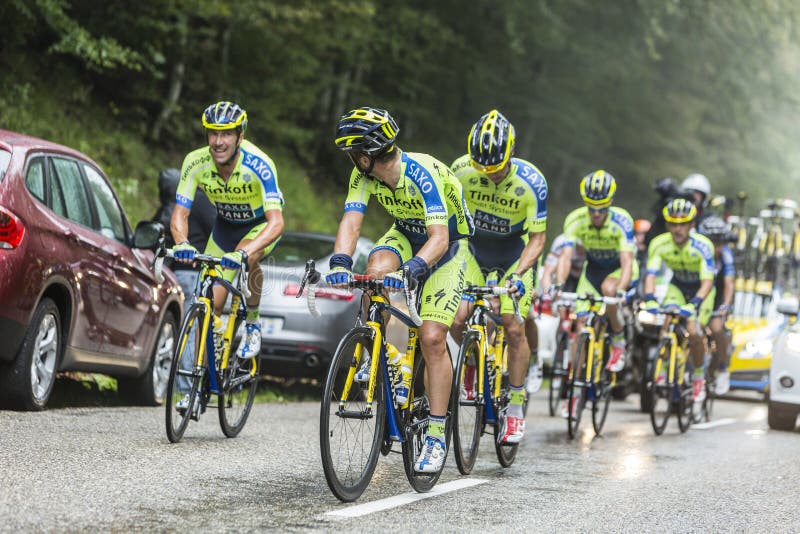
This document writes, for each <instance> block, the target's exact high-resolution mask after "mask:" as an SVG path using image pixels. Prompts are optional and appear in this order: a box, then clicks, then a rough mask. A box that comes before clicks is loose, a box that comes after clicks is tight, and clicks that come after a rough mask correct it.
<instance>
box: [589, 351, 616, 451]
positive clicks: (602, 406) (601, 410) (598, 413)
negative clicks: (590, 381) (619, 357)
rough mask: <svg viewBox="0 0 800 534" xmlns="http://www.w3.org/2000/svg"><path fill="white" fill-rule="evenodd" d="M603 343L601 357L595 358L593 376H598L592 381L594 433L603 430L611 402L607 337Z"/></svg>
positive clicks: (598, 433)
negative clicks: (597, 378)
mask: <svg viewBox="0 0 800 534" xmlns="http://www.w3.org/2000/svg"><path fill="white" fill-rule="evenodd" d="M605 341H606V342H605V343H604V344H603V357H602V358H595V361H594V362H593V364H594V371H593V372H592V376H593V377H599V380H597V381H595V382H594V389H595V395H594V400H593V401H592V427H593V428H594V433H595V435H598V436H599V435H600V433H601V432H603V426H604V425H605V424H606V419H607V418H608V407H609V405H610V404H611V395H612V391H611V372H610V371H608V370H607V369H606V362H607V361H608V348H609V346H610V345H609V341H610V340H609V339H606V340H605Z"/></svg>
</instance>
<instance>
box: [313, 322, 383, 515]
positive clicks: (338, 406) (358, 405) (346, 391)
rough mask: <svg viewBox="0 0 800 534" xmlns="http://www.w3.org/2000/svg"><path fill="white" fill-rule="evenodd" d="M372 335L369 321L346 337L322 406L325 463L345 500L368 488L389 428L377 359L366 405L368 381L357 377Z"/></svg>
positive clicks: (335, 489) (327, 476) (327, 477)
mask: <svg viewBox="0 0 800 534" xmlns="http://www.w3.org/2000/svg"><path fill="white" fill-rule="evenodd" d="M373 341H374V337H373V331H372V330H371V329H369V328H366V327H363V328H355V329H353V330H351V331H350V332H348V333H347V334H346V335H345V336H344V337H343V338H342V340H341V341H340V342H339V346H338V347H337V349H336V353H335V354H334V356H333V360H332V361H331V366H330V368H329V369H328V376H327V379H326V381H325V390H324V393H323V397H322V405H321V406H320V420H319V423H320V424H319V437H320V452H321V454H322V469H323V471H324V472H325V480H326V481H327V482H328V487H329V488H330V489H331V492H333V494H334V495H336V497H337V498H338V499H339V500H341V501H344V502H352V501H354V500H356V499H358V498H359V497H360V496H361V494H362V493H364V490H365V489H366V488H367V485H368V484H369V481H370V480H371V479H372V474H373V473H374V472H375V466H376V465H377V463H378V455H379V454H380V450H381V442H382V441H383V434H384V432H385V426H386V410H387V406H386V405H385V402H386V401H385V394H384V384H383V369H382V368H381V366H380V365H378V376H376V377H375V380H376V384H375V394H374V398H373V402H372V405H371V406H368V405H367V388H368V383H367V382H357V381H355V380H354V378H355V377H354V375H355V372H356V370H357V369H358V368H359V365H361V363H362V362H364V361H365V360H366V359H368V358H369V357H370V355H371V352H372V345H373ZM388 409H392V408H391V407H388Z"/></svg>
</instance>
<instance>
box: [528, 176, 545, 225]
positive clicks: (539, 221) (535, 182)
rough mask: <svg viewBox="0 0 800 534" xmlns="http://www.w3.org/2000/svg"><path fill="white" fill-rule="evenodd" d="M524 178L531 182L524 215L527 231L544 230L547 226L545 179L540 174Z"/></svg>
mask: <svg viewBox="0 0 800 534" xmlns="http://www.w3.org/2000/svg"><path fill="white" fill-rule="evenodd" d="M523 179H525V178H524V177H523ZM525 180H526V181H527V182H528V183H529V184H531V189H530V194H529V195H528V196H529V201H528V212H527V216H526V226H527V228H528V232H530V233H535V232H544V231H545V229H546V228H547V195H548V191H547V181H546V180H545V179H544V176H542V175H541V174H535V175H534V176H533V177H532V179H525Z"/></svg>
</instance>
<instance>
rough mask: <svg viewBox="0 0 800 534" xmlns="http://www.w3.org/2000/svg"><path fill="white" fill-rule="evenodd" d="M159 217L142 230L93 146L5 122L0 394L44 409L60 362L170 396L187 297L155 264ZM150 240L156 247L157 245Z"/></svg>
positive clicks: (136, 398) (141, 391)
mask: <svg viewBox="0 0 800 534" xmlns="http://www.w3.org/2000/svg"><path fill="white" fill-rule="evenodd" d="M159 231H163V228H161V225H160V224H157V223H142V224H140V225H139V226H138V227H137V228H136V233H135V234H134V233H133V232H131V228H130V225H129V223H128V220H127V218H126V217H125V213H124V212H123V211H122V208H121V206H120V204H119V201H118V200H117V197H116V196H115V194H114V192H113V190H112V189H111V186H110V185H109V182H108V180H107V179H106V177H105V175H104V174H103V172H102V171H101V170H100V167H99V166H98V165H97V164H96V163H95V162H93V161H92V160H91V159H89V158H88V157H86V156H85V155H83V154H81V153H80V152H77V151H75V150H72V149H70V148H67V147H65V146H61V145H57V144H54V143H50V142H47V141H44V140H42V139H36V138H34V137H29V136H26V135H22V134H18V133H14V132H9V131H5V130H0V302H2V306H0V339H2V340H3V341H2V343H0V401H2V403H3V404H4V405H7V406H10V407H14V408H22V409H27V410H41V409H43V408H44V407H45V405H46V404H47V400H48V398H49V397H50V393H51V392H52V390H53V385H54V383H55V377H56V373H57V372H58V371H61V370H75V371H89V372H98V373H106V374H109V375H112V376H115V377H117V378H118V379H119V382H118V384H119V393H120V395H122V396H123V397H124V398H126V399H128V400H130V401H132V402H135V403H137V404H159V403H161V401H162V400H163V397H164V394H165V389H166V382H167V377H168V374H169V366H170V362H171V358H172V348H173V346H174V344H175V342H176V339H177V324H178V321H179V319H180V317H181V313H182V306H183V295H182V293H181V290H180V286H179V285H178V284H177V282H176V280H175V278H174V276H173V275H172V273H167V275H166V279H165V281H164V283H163V284H158V282H156V280H155V277H154V276H153V273H152V269H151V268H150V265H151V262H152V258H153V254H152V249H153V248H154V246H155V244H156V241H157V239H158V232H159ZM148 249H150V250H148Z"/></svg>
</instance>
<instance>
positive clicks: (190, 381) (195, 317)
mask: <svg viewBox="0 0 800 534" xmlns="http://www.w3.org/2000/svg"><path fill="white" fill-rule="evenodd" d="M204 318H205V307H204V306H203V305H202V304H194V305H193V306H192V307H190V308H189V310H188V311H187V312H186V314H185V315H184V317H183V321H182V322H181V331H180V334H179V335H178V343H177V344H176V345H175V352H174V353H173V356H172V363H171V365H170V370H169V382H168V383H167V395H166V399H165V402H164V408H165V416H166V417H165V423H166V430H167V439H169V441H170V442H172V443H177V442H179V441H180V440H181V438H183V434H184V432H186V427H187V426H188V425H189V421H190V419H191V416H192V412H193V411H195V405H196V404H197V403H198V402H201V401H200V398H199V390H200V381H201V380H202V378H203V377H202V373H199V374H198V373H196V372H195V362H196V361H197V349H198V346H199V342H200V339H201V337H202V325H203V319H204ZM187 395H188V403H186V407H185V408H182V410H181V409H179V408H178V407H177V405H178V404H179V403H180V402H181V401H182V400H183V399H184V398H186V397H187Z"/></svg>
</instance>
